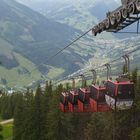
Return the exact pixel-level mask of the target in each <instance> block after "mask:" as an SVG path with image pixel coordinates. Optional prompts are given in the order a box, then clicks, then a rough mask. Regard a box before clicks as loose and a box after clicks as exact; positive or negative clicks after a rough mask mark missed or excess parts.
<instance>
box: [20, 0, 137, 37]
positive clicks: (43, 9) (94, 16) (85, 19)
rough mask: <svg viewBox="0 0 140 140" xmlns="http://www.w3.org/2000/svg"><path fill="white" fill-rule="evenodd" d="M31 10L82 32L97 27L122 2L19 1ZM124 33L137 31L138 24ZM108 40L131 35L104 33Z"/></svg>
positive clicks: (106, 0)
mask: <svg viewBox="0 0 140 140" xmlns="http://www.w3.org/2000/svg"><path fill="white" fill-rule="evenodd" d="M18 1H20V2H21V3H23V4H25V5H27V6H29V7H30V8H32V9H34V10H36V11H38V12H40V13H41V14H43V15H45V16H46V17H48V18H50V19H53V20H55V21H58V22H60V23H65V24H67V25H70V26H72V27H75V28H77V29H80V30H82V31H85V30H87V29H88V28H90V27H92V26H94V25H96V24H97V23H98V22H99V21H102V20H103V19H105V17H106V13H107V12H108V11H112V10H114V9H115V8H117V7H119V6H120V5H121V0H81V1H79V0H65V1H62V0H56V1H51V0H41V1H40V0H33V1H32V0H31V1H30V2H26V0H18ZM123 31H124V32H126V31H128V32H130V31H133V32H134V31H136V24H135V25H134V24H133V25H131V26H129V27H127V28H126V29H124V30H123ZM102 36H103V37H104V38H107V39H111V38H113V37H117V38H126V37H131V35H129V34H114V33H113V34H110V33H106V32H103V34H102Z"/></svg>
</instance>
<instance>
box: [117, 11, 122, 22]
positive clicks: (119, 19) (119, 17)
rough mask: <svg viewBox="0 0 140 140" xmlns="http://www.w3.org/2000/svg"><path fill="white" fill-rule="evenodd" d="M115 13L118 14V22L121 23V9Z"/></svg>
mask: <svg viewBox="0 0 140 140" xmlns="http://www.w3.org/2000/svg"><path fill="white" fill-rule="evenodd" d="M115 15H116V20H117V23H120V22H121V19H122V16H121V11H117V12H116V13H115Z"/></svg>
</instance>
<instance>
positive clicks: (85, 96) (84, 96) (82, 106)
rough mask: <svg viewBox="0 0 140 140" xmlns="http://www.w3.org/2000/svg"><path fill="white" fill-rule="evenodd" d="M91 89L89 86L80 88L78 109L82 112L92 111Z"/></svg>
mask: <svg viewBox="0 0 140 140" xmlns="http://www.w3.org/2000/svg"><path fill="white" fill-rule="evenodd" d="M89 97H90V90H89V89H88V88H80V89H79V90H78V109H79V111H80V112H90V111H91V107H90V102H89Z"/></svg>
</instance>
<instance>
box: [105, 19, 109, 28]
mask: <svg viewBox="0 0 140 140" xmlns="http://www.w3.org/2000/svg"><path fill="white" fill-rule="evenodd" d="M109 27H110V20H109V19H108V18H107V19H105V28H106V29H108V28H109Z"/></svg>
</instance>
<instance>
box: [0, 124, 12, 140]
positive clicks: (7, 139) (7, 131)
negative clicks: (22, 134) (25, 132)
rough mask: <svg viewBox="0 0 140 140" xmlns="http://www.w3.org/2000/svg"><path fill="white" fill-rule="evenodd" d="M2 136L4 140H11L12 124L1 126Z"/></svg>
mask: <svg viewBox="0 0 140 140" xmlns="http://www.w3.org/2000/svg"><path fill="white" fill-rule="evenodd" d="M2 135H3V137H4V140H12V136H13V124H12V123H8V124H5V125H3V131H2Z"/></svg>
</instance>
